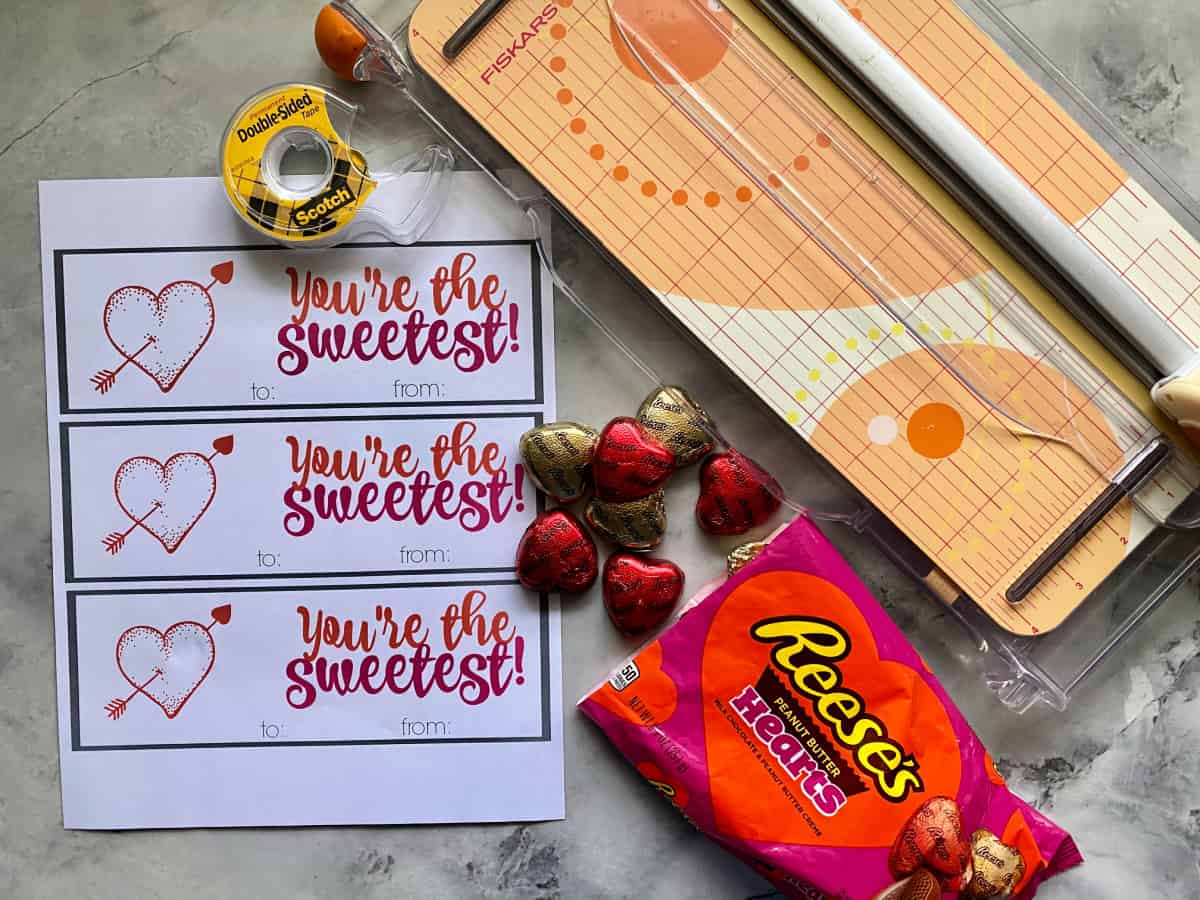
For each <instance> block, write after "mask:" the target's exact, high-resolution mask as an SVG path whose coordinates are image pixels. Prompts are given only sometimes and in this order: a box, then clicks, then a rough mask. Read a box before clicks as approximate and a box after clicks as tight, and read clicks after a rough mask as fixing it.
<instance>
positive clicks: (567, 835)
mask: <svg viewBox="0 0 1200 900" xmlns="http://www.w3.org/2000/svg"><path fill="white" fill-rule="evenodd" d="M396 2H397V5H399V4H401V3H403V2H405V0H396ZM1001 5H1002V6H1004V7H1005V8H1006V9H1007V11H1008V13H1009V14H1010V15H1011V16H1012V17H1013V19H1014V20H1015V21H1016V22H1017V23H1018V24H1019V25H1020V26H1021V27H1022V28H1024V29H1025V30H1027V31H1028V32H1029V33H1030V34H1031V35H1032V36H1034V37H1035V39H1037V40H1038V41H1039V43H1042V44H1043V45H1044V46H1045V47H1046V49H1047V50H1048V52H1049V54H1050V55H1051V56H1052V57H1053V58H1054V59H1055V60H1056V61H1057V62H1058V64H1059V65H1060V66H1062V68H1063V69H1064V70H1065V71H1066V72H1067V73H1068V74H1069V75H1070V76H1071V77H1072V78H1074V79H1076V80H1078V81H1079V82H1080V83H1081V84H1082V85H1083V87H1084V89H1085V90H1086V91H1087V93H1088V94H1089V96H1090V97H1091V98H1092V99H1093V100H1094V101H1095V102H1096V103H1097V104H1099V105H1100V106H1101V107H1102V108H1103V109H1105V110H1106V111H1107V112H1109V113H1110V114H1111V115H1113V116H1114V117H1115V118H1116V119H1117V120H1118V122H1119V123H1120V124H1121V125H1122V127H1123V128H1124V129H1125V130H1126V132H1127V133H1128V134H1130V135H1131V136H1133V137H1134V138H1135V139H1136V140H1137V141H1139V142H1140V143H1141V145H1142V146H1143V147H1144V148H1145V149H1146V150H1147V151H1148V152H1149V153H1150V154H1151V155H1152V156H1153V157H1154V158H1155V159H1156V160H1157V161H1158V162H1159V163H1161V164H1162V166H1163V167H1164V168H1165V169H1166V170H1167V171H1168V172H1170V173H1171V175H1172V176H1173V177H1174V178H1175V179H1176V180H1178V181H1179V182H1180V183H1181V184H1183V185H1184V186H1185V187H1187V188H1188V189H1190V190H1191V191H1193V192H1194V193H1200V167H1198V166H1197V160H1198V159H1200V157H1198V156H1197V153H1196V151H1195V149H1194V148H1195V147H1196V144H1197V138H1198V137H1200V99H1198V98H1200V54H1197V52H1196V49H1197V46H1200V7H1198V6H1197V5H1196V4H1195V3H1194V2H1193V0H1140V2H1135V0H1076V2H1073V3H1069V4H1068V3H1063V2H1061V0H1007V2H1004V3H1002V4H1001ZM316 6H317V4H316V3H312V4H297V3H295V2H294V0H258V2H250V0H219V2H218V0H191V2H181V0H162V2H154V0H104V2H100V0H87V2H85V0H74V2H71V0H5V3H4V4H3V9H2V10H0V24H2V25H3V28H0V51H2V52H0V210H2V211H3V214H2V216H0V239H2V243H0V246H2V247H3V251H2V252H3V260H4V265H3V280H2V282H0V397H2V399H0V411H2V413H3V415H2V417H0V498H2V502H0V691H2V692H3V702H2V703H0V784H2V785H3V787H2V789H0V896H6V897H14V898H22V900H24V898H60V897H86V898H103V900H108V898H112V900H117V898H122V900H123V898H131V900H143V898H158V897H164V898H165V897H172V898H184V900H205V898H213V900H217V898H221V900H229V898H242V897H246V898H253V897H287V898H296V900H317V898H322V900H324V898H330V900H332V898H339V900H340V898H379V900H384V898H387V900H400V898H414V900H416V898H422V900H424V898H451V897H481V898H501V897H503V898H523V900H524V898H528V900H532V898H542V900H551V898H567V900H576V898H655V900H674V898H679V900H683V898H688V900H692V898H714V900H715V898H720V900H740V898H744V897H749V896H751V895H754V894H759V893H761V892H763V891H764V890H765V886H764V885H763V883H762V882H761V881H760V880H759V879H758V878H757V877H756V876H754V875H753V874H751V873H750V872H749V871H748V870H747V869H745V868H744V867H743V866H741V865H740V864H739V863H736V862H734V861H733V860H731V859H729V858H728V857H726V856H725V855H723V854H722V853H720V852H719V851H716V850H714V849H713V848H712V846H711V845H710V844H708V843H707V842H706V841H705V840H704V839H703V838H701V837H700V836H698V835H697V834H695V833H694V832H693V831H692V830H691V829H690V828H689V827H688V826H687V825H686V824H685V823H684V822H683V821H682V820H680V819H679V818H678V817H677V816H676V815H675V814H674V812H673V811H672V810H671V809H670V808H669V806H668V805H667V804H665V803H662V802H661V801H660V800H659V798H658V797H657V796H656V795H654V793H653V792H652V791H649V790H647V789H646V788H645V786H644V785H643V784H642V783H641V782H640V780H639V779H638V778H636V777H635V776H634V775H633V774H632V773H631V771H630V770H629V769H628V767H626V766H625V764H624V763H623V762H622V761H621V760H620V759H619V757H618V756H617V754H616V753H615V752H613V750H612V749H611V748H610V747H609V746H608V744H607V743H606V742H605V741H604V740H603V739H602V737H601V736H600V735H599V734H598V733H597V732H596V731H595V730H594V729H593V728H592V727H591V726H589V725H588V724H586V723H585V722H583V721H582V720H581V718H580V717H578V716H577V715H575V714H574V712H573V711H572V710H570V709H568V711H567V713H566V723H565V726H566V736H567V777H568V798H567V802H568V819H567V820H566V821H565V822H559V823H549V824H542V825H530V826H520V827H513V826H495V827H476V826H462V827H453V828H441V829H430V828H415V827H411V828H347V829H304V830H269V831H267V830H249V831H240V832H228V831H191V832H174V833H172V832H150V833H126V834H113V833H81V832H66V831H63V830H62V827H61V817H60V811H59V799H58V763H57V752H58V751H57V738H56V727H55V722H56V718H55V702H54V692H53V684H54V675H53V650H52V639H51V623H50V615H51V606H50V543H49V522H48V504H47V485H46V447H45V438H44V422H45V406H44V403H45V400H44V376H43V369H42V364H43V357H42V342H41V291H40V284H41V282H40V278H39V267H38V236H37V215H36V181H37V179H38V178H65V177H133V176H146V175H201V174H215V154H216V147H217V142H218V138H219V136H220V134H221V131H222V129H223V128H224V125H225V122H226V120H227V118H228V116H229V114H230V112H231V111H232V109H233V108H234V106H236V104H237V103H238V102H239V101H240V100H241V99H243V98H244V97H245V95H247V94H248V93H249V92H250V91H251V90H253V89H256V88H258V87H260V86H263V85H267V84H270V83H274V82H279V81H284V80H291V79H301V78H317V79H324V77H325V76H324V74H323V73H322V71H321V70H320V68H319V66H318V64H317V62H316V58H315V54H314V52H313V50H312V38H311V21H312V19H311V17H312V15H313V14H314V13H315V11H316ZM610 282H611V279H603V278H599V277H598V278H597V286H596V293H597V304H598V305H599V306H600V307H601V308H603V309H606V310H609V311H611V314H612V315H614V316H630V317H636V316H639V315H641V313H639V312H638V311H637V307H636V303H635V301H634V300H633V299H632V298H631V296H630V295H629V294H628V292H627V291H626V290H625V288H624V286H622V285H620V284H611V283H610ZM638 327H639V329H641V330H642V331H643V336H644V339H645V340H646V341H647V342H649V346H651V347H652V349H653V350H654V353H655V355H656V357H657V361H658V362H659V364H660V366H661V368H662V369H663V370H664V371H668V372H672V373H676V372H678V373H680V377H681V378H682V379H683V380H684V382H685V383H695V381H692V380H691V379H695V380H696V381H703V380H704V379H706V378H709V377H711V375H710V374H709V373H708V372H707V370H706V367H705V363H704V359H703V357H702V356H700V355H698V354H696V353H695V352H694V351H693V350H691V349H690V348H688V347H687V346H686V345H684V344H683V343H682V342H680V341H679V340H678V339H677V337H676V336H675V334H674V333H673V332H672V331H670V329H668V328H667V327H666V326H665V325H663V324H661V323H660V322H658V320H657V319H655V318H654V317H652V316H651V317H648V318H647V319H646V321H645V322H644V323H643V322H639V323H638ZM559 328H560V340H559V353H560V359H561V362H560V369H561V372H560V387H561V390H562V395H563V398H564V399H563V401H562V404H561V409H562V411H563V412H564V413H569V414H571V415H577V416H579V417H581V418H586V417H588V416H589V415H590V414H591V413H592V412H593V411H595V418H601V417H602V415H604V414H606V413H607V414H608V415H612V414H613V411H612V410H609V409H607V408H606V407H604V406H603V403H602V401H601V399H599V398H596V397H595V396H593V395H595V393H596V392H595V391H594V390H590V388H591V385H592V383H593V379H594V377H595V375H594V372H595V370H594V368H593V367H594V366H596V365H600V366H602V367H603V371H604V372H605V373H606V377H611V379H612V382H611V386H612V389H613V392H614V393H615V394H620V395H622V396H625V395H629V396H633V395H636V394H637V393H638V392H639V390H640V388H639V387H638V385H637V384H636V378H631V377H630V376H629V375H628V373H624V372H623V371H622V370H621V367H620V365H619V364H618V362H617V361H614V360H613V359H611V358H608V359H605V358H602V357H603V356H604V351H602V350H598V349H597V348H596V347H595V346H594V344H593V343H590V342H589V340H588V337H587V335H588V331H587V327H586V326H585V325H584V324H583V323H580V322H576V321H572V320H571V318H570V317H569V315H564V317H563V320H562V321H560V326H559ZM618 379H623V381H622V383H620V384H618ZM625 382H628V383H625ZM569 403H573V404H575V406H574V408H571V407H569V406H568V404H569ZM593 404H594V405H593ZM727 415H728V416H732V417H740V418H739V421H738V422H737V423H736V426H737V428H739V429H742V430H745V429H750V428H755V427H758V426H757V425H756V424H755V422H756V420H754V419H752V418H751V416H752V413H751V412H749V411H746V412H744V413H743V412H739V411H738V404H737V403H736V402H733V403H731V410H730V411H729V412H728V413H727ZM726 421H727V422H728V420H726ZM776 437H777V436H776V435H774V433H772V437H771V439H772V440H774V439H776ZM819 487H820V486H818V489H819ZM689 489H690V487H686V488H685V487H682V486H681V487H679V488H678V489H673V490H672V494H671V498H670V504H671V513H672V524H671V530H670V533H669V537H668V540H669V542H670V547H671V555H672V556H674V557H675V558H676V559H677V560H678V561H679V562H680V563H682V564H684V565H685V567H686V568H688V570H689V572H693V571H694V572H696V573H697V578H696V582H697V583H698V582H699V581H701V580H703V578H704V576H705V575H706V574H716V571H717V569H718V568H719V566H720V554H719V552H717V549H718V548H715V547H713V546H712V545H711V544H710V543H708V542H705V541H703V540H701V539H700V538H699V537H697V536H696V535H695V534H694V532H695V529H694V528H693V527H692V526H691V524H690V513H689V509H688V506H689V504H690V502H691V495H690V494H688V492H687V491H688V490H689ZM829 490H830V493H831V494H836V490H834V489H833V488H832V487H831V488H830V489H829ZM830 534H831V537H833V539H834V540H835V541H836V542H837V543H838V544H839V546H840V547H841V548H842V550H843V551H844V552H845V553H846V555H847V556H848V557H849V559H850V560H851V562H852V563H853V564H854V565H855V566H856V567H857V568H858V569H859V571H860V572H861V573H862V574H863V576H864V578H865V579H866V580H867V581H868V582H869V583H870V584H871V585H872V587H874V588H875V589H876V591H877V593H878V595H879V596H880V597H881V599H882V600H883V601H884V603H885V604H886V605H887V606H888V608H889V610H890V611H891V612H892V614H893V615H894V616H895V617H896V619H897V621H899V622H900V624H901V625H902V626H903V627H904V628H905V629H906V630H907V632H908V633H909V634H910V635H911V636H912V637H913V639H914V642H915V643H917V645H918V647H919V649H920V650H921V652H922V653H923V654H924V655H925V656H926V658H927V659H928V660H929V661H930V664H931V665H932V666H933V667H934V668H935V670H936V671H937V672H938V673H939V675H941V676H942V677H943V679H944V680H945V681H946V684H947V686H948V688H949V689H950V691H951V693H952V694H953V695H954V697H955V698H956V700H957V701H958V702H959V704H960V705H961V706H962V707H963V709H964V711H965V712H966V713H967V715H968V718H970V720H971V721H972V722H973V723H974V724H975V727H976V728H977V730H978V731H979V732H980V733H981V735H982V737H983V739H984V741H985V743H986V744H987V745H988V746H989V747H990V748H991V749H992V752H993V754H994V755H995V756H996V757H997V759H998V760H999V763H1000V765H1001V767H1002V768H1003V769H1004V770H1005V772H1006V773H1007V774H1008V776H1009V777H1010V779H1011V783H1012V784H1013V786H1014V787H1015V788H1016V789H1017V790H1018V791H1019V792H1021V793H1022V794H1023V795H1024V796H1025V797H1027V798H1028V799H1030V800H1031V801H1033V802H1035V803H1036V805H1038V806H1039V807H1040V808H1041V809H1043V810H1044V811H1046V812H1047V813H1048V814H1050V815H1051V816H1053V817H1054V818H1055V819H1057V820H1058V821H1059V822H1060V823H1061V824H1062V825H1063V826H1065V827H1067V828H1068V829H1070V830H1071V831H1072V832H1073V833H1074V834H1075V836H1076V838H1077V839H1078V841H1079V844H1080V846H1081V848H1082V849H1083V851H1084V853H1085V855H1086V856H1087V857H1088V862H1087V864H1086V865H1084V866H1083V867H1081V868H1079V869H1077V870H1075V871H1073V872H1071V873H1069V874H1068V875H1066V876H1064V877H1062V878H1060V879H1058V880H1056V881H1055V882H1052V883H1050V884H1049V885H1048V886H1047V887H1046V888H1045V889H1044V892H1043V893H1042V894H1041V896H1044V897H1046V898H1048V900H1068V898H1112V900H1117V898H1121V900H1124V898H1154V897H1162V898H1171V900H1197V898H1200V761H1198V757H1197V748H1198V747H1200V608H1198V606H1197V586H1196V584H1195V583H1191V584H1188V585H1186V586H1185V587H1184V588H1182V589H1181V590H1180V591H1179V592H1178V594H1177V595H1176V596H1175V597H1174V598H1173V599H1172V600H1171V601H1170V603H1169V604H1168V605H1167V606H1166V607H1165V608H1164V609H1163V610H1162V611H1161V612H1160V613H1158V614H1157V615H1156V617H1155V618H1154V619H1153V620H1152V621H1151V622H1150V623H1149V625H1148V626H1147V627H1145V628H1144V629H1142V631H1141V632H1140V633H1139V634H1138V635H1136V636H1135V637H1134V638H1133V639H1132V640H1130V641H1129V642H1128V643H1127V644H1126V645H1125V646H1123V647H1122V648H1121V650H1120V651H1119V652H1118V653H1117V654H1116V655H1115V657H1114V659H1112V660H1111V661H1110V663H1109V664H1107V665H1106V666H1104V667H1103V668H1102V669H1101V670H1100V671H1098V672H1097V673H1096V674H1095V675H1094V677H1093V678H1092V680H1091V681H1090V682H1089V683H1088V684H1087V685H1086V687H1084V688H1083V689H1082V690H1081V691H1080V692H1079V693H1078V694H1077V695H1076V697H1075V698H1074V701H1073V704H1072V706H1071V707H1070V709H1069V710H1068V711H1067V712H1066V713H1065V714H1054V713H1050V712H1048V711H1034V712H1032V713H1030V714H1029V715H1027V716H1025V717H1016V716H1014V715H1012V714H1011V713H1009V712H1007V711H1006V710H1004V709H1003V708H1002V707H1001V706H1000V705H999V704H998V703H997V702H996V701H995V700H994V699H993V698H992V697H991V696H990V695H989V694H987V692H986V691H985V690H984V688H983V686H982V680H981V678H980V675H979V673H978V672H974V671H971V669H970V667H969V665H968V664H966V663H965V661H964V660H963V659H962V658H961V657H962V655H963V652H964V643H963V641H962V640H961V636H959V635H958V634H957V633H956V632H954V631H953V626H952V625H951V623H949V621H948V620H947V619H946V616H945V614H944V613H942V612H941V611H939V610H937V609H936V608H934V607H933V606H931V605H930V604H929V603H927V601H925V600H924V599H923V598H922V597H920V596H918V595H917V593H916V592H915V591H914V590H913V589H912V588H911V587H910V586H909V585H908V584H907V583H905V582H904V581H903V580H902V578H901V577H900V576H899V575H898V574H897V573H896V571H895V570H894V569H892V568H891V567H890V566H889V565H888V564H887V563H885V562H883V561H882V560H881V558H880V557H879V555H878V553H877V551H875V550H874V549H873V548H871V547H868V546H866V545H864V544H862V543H861V542H859V541H858V540H856V539H854V538H853V537H852V536H850V535H849V534H847V533H845V532H841V531H837V530H833V531H831V532H830ZM622 651H623V645H622V644H621V642H620V641H619V640H618V639H617V637H616V636H615V635H614V634H613V632H612V630H611V629H610V628H609V627H608V625H607V623H606V622H605V621H604V614H603V611H602V610H601V608H600V605H599V603H598V599H597V598H596V597H594V596H592V597H587V598H583V599H581V600H578V601H571V602H569V603H568V604H567V608H566V613H565V618H564V657H565V659H566V672H565V679H566V690H565V692H564V695H565V697H566V698H568V700H570V699H572V698H575V697H578V696H579V695H580V694H582V693H583V692H584V691H585V690H587V689H588V688H589V687H590V686H591V684H593V683H594V681H595V680H596V679H597V678H599V677H600V676H601V675H602V674H603V673H604V672H606V671H607V670H608V668H609V666H610V665H611V664H612V663H613V662H614V661H615V660H616V659H617V658H618V657H619V656H620V655H621V653H622ZM402 802H403V798H399V797H398V798H397V803H402Z"/></svg>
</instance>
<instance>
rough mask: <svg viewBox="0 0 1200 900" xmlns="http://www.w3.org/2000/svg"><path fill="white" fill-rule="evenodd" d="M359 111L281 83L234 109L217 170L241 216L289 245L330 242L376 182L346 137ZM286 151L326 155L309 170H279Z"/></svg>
mask: <svg viewBox="0 0 1200 900" xmlns="http://www.w3.org/2000/svg"><path fill="white" fill-rule="evenodd" d="M356 112H357V108H356V107H355V106H353V105H352V104H349V103H347V102H346V101H344V100H342V99H341V98H340V97H338V96H336V95H335V94H333V93H331V92H330V91H328V90H326V89H325V88H323V87H320V86H318V85H314V84H282V85H278V86H276V87H273V88H268V89H267V90H265V91H262V92H260V93H258V94H255V95H254V96H253V97H251V98H250V99H249V100H247V101H246V102H245V103H243V104H242V105H241V107H239V109H238V111H237V112H236V113H234V115H233V118H232V119H231V120H230V122H229V126H228V127H227V128H226V129H225V135H224V137H223V139H222V141H221V175H222V177H223V179H224V181H225V191H226V193H227V194H228V195H229V200H230V202H231V203H232V204H233V207H234V209H235V210H237V212H238V214H239V215H240V216H241V217H242V218H243V219H244V220H245V221H246V222H248V223H249V224H250V225H252V226H253V227H254V228H256V229H257V230H259V231H261V232H263V233H264V234H266V235H268V236H270V237H272V238H275V239H276V240H280V241H284V242H286V243H296V244H306V243H333V242H336V241H337V240H338V239H339V238H340V237H342V236H343V235H341V232H343V231H344V230H345V229H346V228H347V226H349V225H350V224H351V223H352V222H353V221H354V218H355V216H356V215H357V214H358V213H359V211H360V210H361V209H362V208H363V206H364V204H365V203H366V200H367V198H368V197H369V196H370V195H371V192H372V191H374V190H375V188H376V187H377V186H378V182H377V181H376V180H375V179H374V178H372V177H371V176H370V175H369V174H368V173H367V161H366V158H365V157H364V156H363V154H361V153H360V152H358V151H357V150H355V149H354V148H353V147H352V146H350V144H349V143H347V142H346V140H345V139H344V138H343V136H342V134H341V133H340V132H339V129H338V128H337V127H335V125H334V122H335V121H336V122H338V123H339V125H341V127H342V128H343V129H344V130H345V129H349V127H350V125H351V124H352V123H353V121H354V117H355V114H356ZM291 151H302V152H304V151H306V152H308V153H310V154H315V155H316V157H317V158H318V159H319V158H321V157H323V159H324V166H323V167H322V168H321V169H320V171H318V172H316V173H313V174H311V175H302V176H296V175H288V176H285V175H284V174H283V171H282V164H283V160H284V157H285V156H286V155H288V153H289V152H291Z"/></svg>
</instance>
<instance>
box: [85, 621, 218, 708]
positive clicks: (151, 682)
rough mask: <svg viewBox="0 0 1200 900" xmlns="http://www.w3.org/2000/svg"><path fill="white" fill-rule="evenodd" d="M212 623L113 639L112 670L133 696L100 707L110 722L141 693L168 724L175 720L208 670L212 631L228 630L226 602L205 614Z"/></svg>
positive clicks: (136, 631)
mask: <svg viewBox="0 0 1200 900" xmlns="http://www.w3.org/2000/svg"><path fill="white" fill-rule="evenodd" d="M210 615H212V621H211V622H209V623H208V624H207V625H201V624H200V623H199V622H192V621H187V622H176V623H175V624H174V625H172V626H170V627H169V628H168V629H167V630H166V631H159V630H158V629H157V628H152V627H150V626H149V625H134V626H133V627H132V628H127V629H125V631H124V632H122V633H121V636H120V637H119V638H117V650H116V653H117V669H118V671H120V673H121V675H122V676H123V677H124V678H125V680H126V681H128V682H129V684H130V686H131V687H132V688H133V692H132V693H130V694H129V695H128V696H127V697H117V698H115V699H113V700H110V701H109V702H108V703H106V704H104V712H105V713H106V714H107V715H108V717H109V718H110V719H112V720H113V721H114V722H115V721H116V720H117V719H119V718H121V716H123V715H125V712H126V710H128V708H129V704H130V702H131V701H132V700H133V699H134V698H135V697H137V696H138V694H141V695H142V696H144V697H146V698H148V699H149V700H151V701H153V702H154V703H155V704H156V705H157V706H158V708H159V709H161V710H162V711H163V714H164V715H166V717H167V718H168V719H174V718H175V717H176V716H177V715H179V712H180V710H182V709H183V705H184V704H185V703H187V701H188V699H189V698H190V697H191V696H192V694H194V693H196V689H197V688H198V687H200V685H201V684H203V682H204V679H205V678H207V677H208V673H209V672H211V671H212V667H213V662H214V661H215V660H216V656H217V648H216V644H215V643H214V642H213V637H212V630H213V628H214V627H216V626H217V625H228V624H229V620H230V618H231V617H232V615H233V607H231V606H230V605H229V604H228V603H226V604H225V605H223V606H218V607H216V608H215V609H213V610H212V612H211V613H210Z"/></svg>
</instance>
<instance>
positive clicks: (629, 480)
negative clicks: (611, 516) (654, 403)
mask: <svg viewBox="0 0 1200 900" xmlns="http://www.w3.org/2000/svg"><path fill="white" fill-rule="evenodd" d="M674 471H675V455H674V454H673V453H672V452H671V451H670V450H668V449H667V448H666V446H665V445H664V444H663V443H662V442H661V441H659V440H658V438H656V437H654V435H652V434H651V433H650V432H649V431H647V430H646V429H645V428H644V427H642V424H641V423H640V422H638V421H637V420H636V419H630V418H628V417H622V418H619V419H613V420H612V421H611V422H609V423H608V425H606V426H605V428H604V430H603V431H602V432H600V440H599V442H598V443H597V445H596V453H595V455H594V456H593V457H592V476H593V478H594V479H595V481H596V496H598V497H599V498H600V499H601V500H603V501H605V502H606V503H625V502H628V501H630V500H641V499H642V498H643V497H649V496H650V495H651V494H653V493H654V492H655V491H657V490H658V489H659V488H660V487H662V486H663V485H664V484H665V483H666V481H667V479H668V478H670V477H671V473H672V472H674Z"/></svg>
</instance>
